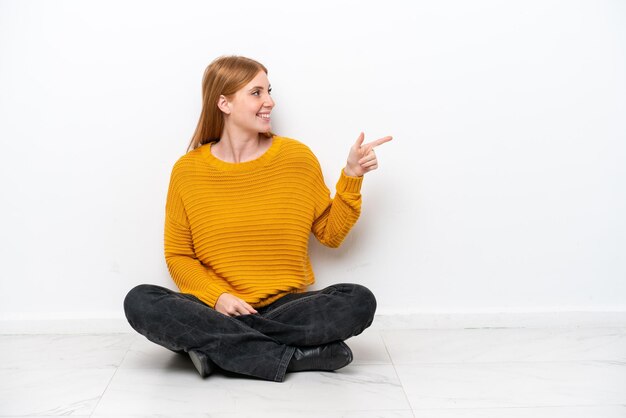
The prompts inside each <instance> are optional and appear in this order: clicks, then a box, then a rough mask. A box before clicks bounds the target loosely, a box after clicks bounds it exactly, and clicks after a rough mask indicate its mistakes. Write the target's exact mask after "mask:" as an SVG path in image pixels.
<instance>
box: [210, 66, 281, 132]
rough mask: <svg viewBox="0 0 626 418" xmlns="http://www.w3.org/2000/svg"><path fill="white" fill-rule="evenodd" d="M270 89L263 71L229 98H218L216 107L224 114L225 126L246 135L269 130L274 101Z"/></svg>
mask: <svg viewBox="0 0 626 418" xmlns="http://www.w3.org/2000/svg"><path fill="white" fill-rule="evenodd" d="M271 91H272V88H271V86H270V82H269V80H268V78H267V74H265V72H264V71H259V73H258V74H257V75H256V76H255V77H254V78H253V79H252V81H250V82H249V83H248V84H246V85H245V86H244V87H243V88H241V89H239V90H238V91H237V92H236V93H235V94H234V95H232V96H231V97H230V98H226V97H224V96H221V97H220V100H219V103H218V106H219V108H220V109H221V110H222V112H224V117H225V120H224V122H225V124H226V126H227V127H228V128H230V129H233V128H235V129H237V130H240V131H243V132H246V133H248V134H252V133H254V134H258V133H260V132H269V131H270V130H271V118H270V113H271V112H272V109H273V108H274V104H275V103H274V100H273V99H272V96H271V95H270V93H271Z"/></svg>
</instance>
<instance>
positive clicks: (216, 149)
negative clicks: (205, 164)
mask: <svg viewBox="0 0 626 418" xmlns="http://www.w3.org/2000/svg"><path fill="white" fill-rule="evenodd" d="M264 139H267V138H265V137H264V136H262V135H259V134H258V133H257V134H243V133H241V132H232V131H230V130H229V129H224V131H223V132H222V136H221V138H220V140H219V142H218V143H217V144H214V145H213V146H211V151H212V152H213V155H215V157H217V158H219V159H220V160H223V161H226V162H229V163H242V162H246V161H251V160H254V159H256V158H258V157H260V156H261V155H262V154H263V153H264V152H265V151H266V150H267V148H266V147H265V144H266V142H267V141H264Z"/></svg>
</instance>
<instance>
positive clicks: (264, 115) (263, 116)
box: [256, 113, 270, 121]
mask: <svg viewBox="0 0 626 418" xmlns="http://www.w3.org/2000/svg"><path fill="white" fill-rule="evenodd" d="M256 116H257V118H261V119H263V120H266V121H269V120H270V114H269V113H257V114H256Z"/></svg>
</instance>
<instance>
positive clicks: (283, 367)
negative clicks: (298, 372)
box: [274, 346, 296, 382]
mask: <svg viewBox="0 0 626 418" xmlns="http://www.w3.org/2000/svg"><path fill="white" fill-rule="evenodd" d="M295 351H296V348H295V347H290V346H285V352H284V353H283V356H282V358H281V359H280V363H278V369H277V370H276V376H274V381H275V382H282V381H283V380H285V374H286V373H287V367H288V366H289V362H290V361H291V357H293V353H294V352H295Z"/></svg>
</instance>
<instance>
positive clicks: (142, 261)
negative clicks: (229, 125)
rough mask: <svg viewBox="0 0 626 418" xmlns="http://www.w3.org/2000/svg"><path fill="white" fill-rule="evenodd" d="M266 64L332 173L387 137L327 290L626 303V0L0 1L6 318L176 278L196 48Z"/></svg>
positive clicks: (428, 302)
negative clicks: (355, 146)
mask: <svg viewBox="0 0 626 418" xmlns="http://www.w3.org/2000/svg"><path fill="white" fill-rule="evenodd" d="M223 54H240V55H246V56H250V57H252V58H255V59H257V60H259V61H260V62H262V63H264V64H265V65H266V66H267V67H268V69H269V78H270V82H271V83H272V87H273V95H274V98H275V100H276V102H277V107H276V109H275V111H274V113H273V114H274V122H273V128H274V131H275V132H277V133H279V134H281V135H284V136H288V137H292V138H296V139H299V140H300V141H302V142H304V143H306V144H308V145H309V146H310V147H311V148H312V149H313V151H314V152H315V153H316V154H317V156H318V158H319V160H320V162H321V164H322V167H323V169H324V174H325V177H326V182H327V184H328V185H329V187H330V188H331V190H334V184H335V182H336V180H337V178H338V175H339V171H340V169H341V167H342V166H343V163H344V162H345V158H346V156H347V153H348V149H349V147H350V145H351V144H352V143H353V142H354V140H355V139H356V137H357V135H358V134H359V132H360V131H364V132H365V134H366V140H372V139H375V138H378V137H381V136H384V135H388V134H391V135H393V136H394V141H392V142H391V143H388V144H385V145H384V146H381V147H380V148H379V149H378V156H379V159H380V169H379V170H378V171H375V172H373V173H370V174H368V175H367V176H366V179H365V182H364V186H363V190H362V192H363V212H362V217H361V219H360V220H359V221H358V223H357V225H356V226H355V228H354V229H353V231H352V232H351V234H350V235H349V236H348V238H347V240H346V241H345V243H344V245H343V246H342V247H341V248H339V249H336V250H333V249H328V248H324V247H321V246H320V245H319V244H318V243H317V242H315V241H313V240H312V241H311V256H312V261H313V265H314V268H315V271H316V274H317V279H318V282H317V284H316V285H315V288H320V287H323V286H326V285H328V284H331V283H335V282H358V283H363V284H365V285H367V286H368V287H370V288H371V289H372V290H373V291H374V292H375V294H376V295H377V297H378V302H379V312H381V313H398V312H403V313H407V312H408V313H420V312H422V313H423V312H439V313H446V312H537V311H549V312H562V311H573V310H577V311H625V310H626V280H625V279H626V221H625V219H626V216H625V214H626V182H625V180H626V167H625V162H626V3H625V2H623V1H591V0H590V1H571V0H567V1H566V0H541V1H510V2H501V1H429V2H425V1H418V2H406V1H399V0H397V1H385V2H381V1H379V0H377V1H337V0H335V1H328V0H323V1H316V2H307V3H302V2H295V1H284V2H279V1H254V2H252V1H248V0H246V1H242V0H238V1H232V2H227V1H226V2H224V1H220V2H217V1H215V2H213V1H197V2H189V1H186V2H185V1H182V2H181V1H176V2H174V1H171V2H167V1H98V2H95V1H30V0H28V1H6V0H2V1H0V141H1V149H0V170H1V171H0V175H1V177H0V181H1V184H0V185H1V193H0V199H1V201H0V203H1V206H0V211H1V216H0V234H1V236H2V239H1V241H0V257H1V263H0V265H1V270H0V286H1V288H0V318H2V319H12V318H13V319H15V318H64V317H68V318H100V317H102V318H107V317H111V318H121V317H122V315H123V313H122V300H123V298H124V296H125V294H126V292H127V291H128V290H129V289H130V288H131V287H133V286H134V285H136V284H139V283H153V284H160V285H164V286H168V287H171V288H174V285H173V283H172V282H171V279H170V278H169V274H168V272H167V267H166V265H165V262H164V259H163V221H164V207H165V196H166V193H167V186H168V181H169V175H170V171H171V167H172V165H173V163H174V162H175V161H176V160H177V159H178V158H179V157H180V156H181V155H183V154H184V152H185V150H186V147H187V144H188V142H189V139H190V138H191V135H192V134H193V131H194V129H195V126H196V123H197V120H198V116H199V112H200V106H201V102H200V99H201V91H200V85H201V79H202V74H203V71H204V68H205V67H206V66H207V65H208V63H209V62H210V61H211V60H213V59H214V58H216V57H217V56H219V55H223Z"/></svg>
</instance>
